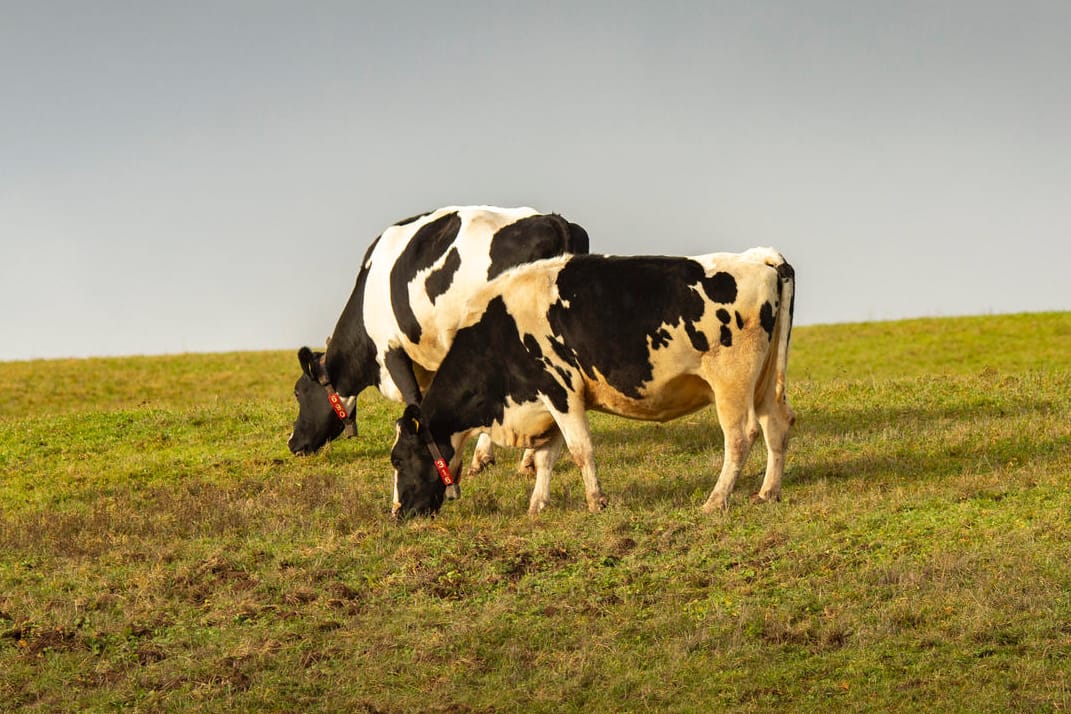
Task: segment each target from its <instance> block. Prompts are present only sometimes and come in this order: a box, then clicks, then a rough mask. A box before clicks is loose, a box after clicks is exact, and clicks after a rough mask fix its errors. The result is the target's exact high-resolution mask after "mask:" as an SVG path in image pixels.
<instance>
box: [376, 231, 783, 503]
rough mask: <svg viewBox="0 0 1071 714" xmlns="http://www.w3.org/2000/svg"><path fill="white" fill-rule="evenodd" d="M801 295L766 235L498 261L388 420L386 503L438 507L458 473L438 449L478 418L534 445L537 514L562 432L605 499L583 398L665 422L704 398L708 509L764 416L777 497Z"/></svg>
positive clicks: (769, 494) (455, 443)
mask: <svg viewBox="0 0 1071 714" xmlns="http://www.w3.org/2000/svg"><path fill="white" fill-rule="evenodd" d="M794 301H795V274H794V271H793V269H792V267H791V266H790V265H789V264H788V263H787V262H785V259H784V258H783V257H782V256H781V254H780V253H778V252H777V251H775V250H773V249H772V248H753V249H751V250H749V251H746V252H744V253H740V254H733V253H714V254H711V255H704V256H699V257H694V258H669V257H632V258H627V257H607V256H597V255H582V256H562V257H558V258H552V259H549V260H544V261H540V262H538V263H533V264H531V265H526V266H522V267H519V268H517V269H515V270H512V271H510V272H508V273H506V274H505V275H503V276H502V277H500V278H499V279H498V280H496V281H494V282H492V283H490V284H489V285H488V286H487V287H486V288H484V289H483V290H481V291H480V292H479V293H477V294H476V295H474V296H473V298H472V300H471V301H470V303H471V305H472V309H471V310H470V311H469V314H468V315H466V316H464V318H463V319H462V320H461V321H460V322H459V323H458V324H457V328H458V329H457V334H456V336H455V337H454V342H453V346H452V347H451V349H450V353H449V354H448V355H447V356H446V359H444V360H443V361H442V363H441V364H440V365H439V370H438V372H437V373H436V375H435V379H434V380H433V381H432V383H431V386H430V387H429V389H428V390H427V393H426V394H425V395H424V401H423V402H422V404H421V405H420V407H419V408H418V407H414V406H410V407H408V408H407V409H406V411H405V414H404V415H403V417H402V418H401V419H399V420H398V422H397V425H396V431H397V438H396V440H395V443H394V447H393V449H392V450H391V464H392V466H393V467H394V473H395V504H394V511H395V513H396V514H397V515H400V516H402V517H405V516H410V515H414V514H430V513H434V512H436V511H437V510H438V509H439V508H440V507H441V505H442V501H443V495H444V491H445V486H444V481H449V480H450V478H451V475H450V474H449V473H443V471H444V470H443V469H441V468H436V464H435V458H433V454H435V455H436V456H439V454H441V457H440V459H439V460H440V464H441V461H442V459H445V460H447V461H449V460H450V459H451V457H452V456H453V455H454V453H455V451H456V450H457V449H458V448H459V446H460V445H461V444H462V443H463V442H464V440H465V438H467V437H468V436H469V435H470V434H472V433H475V432H489V433H490V434H491V437H492V439H493V440H494V441H495V443H500V444H506V445H510V446H524V447H529V448H534V449H535V454H534V463H535V468H536V483H535V489H534V491H533V492H532V497H531V501H530V505H529V512H530V513H533V514H535V513H538V512H539V511H541V510H542V509H544V508H545V507H546V506H547V504H548V503H549V500H550V473H551V469H552V468H553V466H554V463H555V461H556V460H557V458H558V456H559V454H560V452H561V448H562V445H563V443H564V444H565V445H566V446H567V447H568V449H569V451H570V453H571V454H572V456H573V458H574V460H575V461H576V462H577V464H578V465H579V466H580V471H581V474H582V475H583V479H584V487H585V489H586V495H587V503H588V508H589V509H590V510H592V511H597V510H600V509H601V508H602V507H603V506H604V505H605V503H606V499H605V497H604V496H603V493H602V489H601V487H600V485H599V481H598V478H596V475H595V461H594V458H593V456H592V446H591V435H590V432H589V429H588V420H587V416H586V412H587V410H589V409H595V410H599V411H605V412H610V413H613V414H618V415H621V416H626V417H632V418H634V419H643V420H652V421H667V420H669V419H674V418H676V417H679V416H683V415H685V414H688V413H690V412H694V411H696V410H697V409H700V408H702V407H704V406H706V405H708V404H710V403H711V402H714V403H715V404H716V408H717V413H718V419H719V422H720V423H721V427H722V430H723V431H724V435H725V456H724V460H723V463H722V468H721V474H720V476H719V477H718V481H717V485H716V486H715V487H714V490H713V492H711V494H710V497H709V498H708V499H707V501H706V504H705V505H704V506H703V510H705V511H712V510H718V509H725V508H727V507H728V503H729V495H730V493H731V492H732V490H733V486H734V484H735V482H736V479H737V476H738V475H739V473H740V470H741V468H742V466H743V464H744V461H745V460H746V458H747V455H748V452H749V451H750V448H751V444H752V442H753V440H754V439H755V437H756V436H758V433H759V428H760V427H761V429H762V432H763V434H764V436H765V440H766V448H767V451H768V459H767V466H766V475H765V478H764V480H763V482H762V487H761V490H760V491H759V493H758V494H757V497H758V499H759V500H773V499H778V498H780V493H781V477H782V474H783V472H784V463H785V462H784V458H785V448H786V446H787V444H788V431H789V427H790V426H791V425H792V424H793V423H794V421H795V414H794V413H793V411H792V409H791V407H789V405H788V402H787V400H786V397H785V370H786V367H787V363H788V345H789V336H790V333H791V329H792V311H793V304H794ZM443 329H444V330H445V329H447V328H446V327H445V326H444V328H443ZM489 346H493V348H492V349H488V347H489ZM437 452H438V453H437Z"/></svg>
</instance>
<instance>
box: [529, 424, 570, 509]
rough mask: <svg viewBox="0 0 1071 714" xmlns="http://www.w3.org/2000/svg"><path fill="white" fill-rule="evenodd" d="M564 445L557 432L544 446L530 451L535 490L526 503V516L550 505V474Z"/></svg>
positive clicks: (559, 433)
mask: <svg viewBox="0 0 1071 714" xmlns="http://www.w3.org/2000/svg"><path fill="white" fill-rule="evenodd" d="M564 443H565V440H564V439H563V438H562V435H561V432H557V433H556V434H555V435H554V437H553V438H552V439H551V440H550V441H548V442H547V443H546V444H544V445H543V446H541V447H539V448H538V449H533V450H531V451H532V466H533V467H535V474H536V482H535V488H533V489H532V498H531V500H530V501H529V502H528V514H529V515H531V516H535V515H538V514H539V513H540V512H541V511H542V510H543V509H544V508H546V507H547V505H548V504H550V473H551V471H552V470H553V469H554V464H555V463H557V461H558V456H559V455H560V454H561V452H562V444H564Z"/></svg>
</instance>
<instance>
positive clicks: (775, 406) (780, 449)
mask: <svg viewBox="0 0 1071 714" xmlns="http://www.w3.org/2000/svg"><path fill="white" fill-rule="evenodd" d="M758 418H759V425H760V426H762V434H763V437H764V438H765V440H766V475H765V476H764V477H763V479H762V487H761V488H760V489H759V492H758V493H757V494H755V495H754V496H753V498H754V500H757V501H779V500H781V477H782V476H783V475H784V473H785V449H786V448H787V447H788V431H789V428H790V427H791V426H792V425H793V424H794V423H795V421H796V413H795V412H793V411H792V407H790V406H789V405H788V403H787V402H785V401H777V400H776V399H775V398H773V396H772V395H771V396H770V397H769V398H768V399H766V400H765V402H764V403H763V404H761V405H759V411H758Z"/></svg>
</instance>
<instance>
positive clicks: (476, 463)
mask: <svg viewBox="0 0 1071 714" xmlns="http://www.w3.org/2000/svg"><path fill="white" fill-rule="evenodd" d="M494 465H495V459H494V457H492V456H486V455H482V454H477V455H475V456H473V457H472V463H471V464H470V465H469V470H468V471H466V472H465V475H466V476H475V475H476V474H478V473H480V472H481V471H483V470H484V469H485V468H487V467H488V466H494Z"/></svg>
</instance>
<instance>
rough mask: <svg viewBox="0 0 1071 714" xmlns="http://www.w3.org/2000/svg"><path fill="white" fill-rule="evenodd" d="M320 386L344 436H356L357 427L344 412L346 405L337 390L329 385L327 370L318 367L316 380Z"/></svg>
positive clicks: (348, 414)
mask: <svg viewBox="0 0 1071 714" xmlns="http://www.w3.org/2000/svg"><path fill="white" fill-rule="evenodd" d="M317 381H318V382H319V383H320V386H321V387H323V388H324V391H325V392H327V401H328V402H329V403H330V404H331V409H333V410H334V412H335V416H337V417H338V418H339V421H341V422H342V423H343V425H344V426H343V429H344V433H345V435H346V436H356V435H357V427H356V424H355V423H354V420H353V419H351V418H350V417H351V415H350V413H349V412H347V411H346V405H345V404H343V403H342V397H341V396H340V395H339V393H338V390H337V389H335V386H334V385H333V384H331V380H330V379H329V378H328V376H327V370H325V369H324V368H323V365H320V374H319V376H318V378H317Z"/></svg>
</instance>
